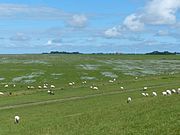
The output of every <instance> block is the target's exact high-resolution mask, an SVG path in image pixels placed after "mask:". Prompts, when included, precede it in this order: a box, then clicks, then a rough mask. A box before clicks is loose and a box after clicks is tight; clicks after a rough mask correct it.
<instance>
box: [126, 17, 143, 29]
mask: <svg viewBox="0 0 180 135" xmlns="http://www.w3.org/2000/svg"><path fill="white" fill-rule="evenodd" d="M140 18H141V16H140V15H136V14H131V15H129V16H127V17H126V18H125V20H124V22H123V24H124V26H126V27H127V28H128V29H129V30H131V31H141V30H143V29H144V23H143V22H141V20H140Z"/></svg>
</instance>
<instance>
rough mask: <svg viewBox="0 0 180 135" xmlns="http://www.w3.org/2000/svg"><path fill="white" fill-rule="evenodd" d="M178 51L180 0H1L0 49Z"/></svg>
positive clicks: (17, 51)
mask: <svg viewBox="0 0 180 135" xmlns="http://www.w3.org/2000/svg"><path fill="white" fill-rule="evenodd" d="M50 51H68V52H75V51H78V52H81V53H100V52H103V53H115V52H118V53H146V52H152V51H171V52H180V0H28V1H25V0H0V54H24V53H42V52H50Z"/></svg>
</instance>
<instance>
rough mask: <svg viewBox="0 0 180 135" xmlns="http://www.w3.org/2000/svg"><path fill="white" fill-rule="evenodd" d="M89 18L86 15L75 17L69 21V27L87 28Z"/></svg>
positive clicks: (76, 15)
mask: <svg viewBox="0 0 180 135" xmlns="http://www.w3.org/2000/svg"><path fill="white" fill-rule="evenodd" d="M87 21H88V18H87V17H86V16H85V15H78V14H75V15H73V16H72V17H71V18H70V20H69V21H68V23H69V25H71V26H73V27H84V26H86V24H87Z"/></svg>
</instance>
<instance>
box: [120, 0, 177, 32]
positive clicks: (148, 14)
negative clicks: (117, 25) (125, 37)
mask: <svg viewBox="0 0 180 135" xmlns="http://www.w3.org/2000/svg"><path fill="white" fill-rule="evenodd" d="M179 9H180V0H150V1H149V2H148V3H147V4H146V5H145V7H144V8H143V11H141V12H139V13H133V14H131V15H129V16H127V17H126V18H125V20H124V22H123V25H124V26H126V27H127V28H128V29H129V30H131V31H141V30H143V28H144V26H145V25H146V24H147V25H148V24H150V25H170V24H173V25H174V24H176V13H177V12H178V10H179Z"/></svg>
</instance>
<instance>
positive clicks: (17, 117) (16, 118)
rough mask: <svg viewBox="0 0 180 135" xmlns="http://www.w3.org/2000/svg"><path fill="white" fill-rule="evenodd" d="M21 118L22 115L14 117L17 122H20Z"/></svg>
mask: <svg viewBox="0 0 180 135" xmlns="http://www.w3.org/2000/svg"><path fill="white" fill-rule="evenodd" d="M19 120H20V117H19V116H15V117H14V122H15V123H16V124H18V123H19Z"/></svg>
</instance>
